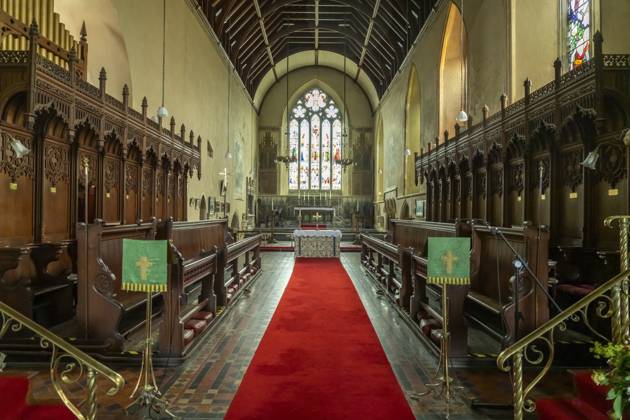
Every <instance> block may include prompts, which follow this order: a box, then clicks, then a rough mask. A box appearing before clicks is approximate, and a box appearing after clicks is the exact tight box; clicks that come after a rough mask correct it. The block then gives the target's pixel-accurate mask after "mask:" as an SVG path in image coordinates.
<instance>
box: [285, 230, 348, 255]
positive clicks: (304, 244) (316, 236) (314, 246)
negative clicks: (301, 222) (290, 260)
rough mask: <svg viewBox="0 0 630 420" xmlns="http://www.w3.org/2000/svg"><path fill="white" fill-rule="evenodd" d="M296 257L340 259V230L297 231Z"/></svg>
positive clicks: (295, 236)
mask: <svg viewBox="0 0 630 420" xmlns="http://www.w3.org/2000/svg"><path fill="white" fill-rule="evenodd" d="M293 240H294V241H295V246H294V249H295V257H296V258H297V257H308V258H328V257H337V258H338V257H339V254H340V252H341V231H340V230H295V231H293Z"/></svg>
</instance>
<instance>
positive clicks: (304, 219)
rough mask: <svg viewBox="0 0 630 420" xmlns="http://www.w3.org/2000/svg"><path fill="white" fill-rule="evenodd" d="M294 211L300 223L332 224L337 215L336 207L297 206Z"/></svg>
mask: <svg viewBox="0 0 630 420" xmlns="http://www.w3.org/2000/svg"><path fill="white" fill-rule="evenodd" d="M293 211H294V213H295V215H296V217H297V220H298V223H299V224H300V225H301V224H304V223H314V224H322V225H327V224H330V225H332V222H333V219H334V217H335V209H334V208H332V207H295V208H294V210H293Z"/></svg>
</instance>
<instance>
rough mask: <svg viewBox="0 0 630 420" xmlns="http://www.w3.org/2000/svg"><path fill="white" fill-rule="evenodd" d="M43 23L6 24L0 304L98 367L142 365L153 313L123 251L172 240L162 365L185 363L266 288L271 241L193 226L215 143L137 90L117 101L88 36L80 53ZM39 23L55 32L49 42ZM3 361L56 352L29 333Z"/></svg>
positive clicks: (57, 27) (58, 29) (10, 338)
mask: <svg viewBox="0 0 630 420" xmlns="http://www.w3.org/2000/svg"><path fill="white" fill-rule="evenodd" d="M48 9H50V10H48ZM47 13H49V14H50V16H48V15H47ZM40 14H41V15H42V16H32V17H31V18H34V20H33V23H32V24H30V26H29V25H28V24H27V23H24V22H20V21H19V20H16V19H14V18H13V17H11V16H9V15H7V14H6V13H5V12H4V11H0V23H1V24H2V26H3V36H5V37H6V39H8V40H9V41H7V42H5V44H4V45H5V46H6V47H7V48H6V49H4V50H2V51H0V89H1V90H0V111H1V112H0V184H1V185H2V188H0V201H1V202H2V203H3V217H2V219H1V220H0V299H2V301H3V302H6V303H8V304H10V305H11V306H13V307H15V308H16V309H18V310H19V311H20V312H22V313H23V314H25V315H27V316H29V317H30V318H32V319H34V320H35V321H37V322H39V323H41V324H43V325H45V326H46V327H49V328H52V329H53V330H54V331H55V332H57V333H58V334H60V335H61V336H64V337H68V338H70V337H72V339H73V341H74V342H75V343H76V344H77V345H78V346H79V347H81V348H83V349H85V350H87V351H89V352H91V353H100V354H101V356H102V357H104V358H107V357H110V356H112V355H114V356H112V357H113V359H112V360H128V359H134V358H137V355H135V356H134V355H133V353H129V352H127V351H128V350H137V348H135V347H134V345H137V344H138V343H137V340H135V339H134V338H133V337H134V336H137V335H139V336H142V334H140V331H141V330H142V329H143V327H144V313H145V308H146V303H147V302H146V295H145V294H143V293H132V292H124V291H121V257H122V239H125V238H127V239H143V240H156V239H166V240H168V241H169V243H170V248H169V255H168V259H169V277H168V291H167V292H166V293H163V294H158V293H156V294H154V296H153V308H154V312H153V316H154V317H155V318H156V320H159V321H160V322H159V324H160V339H159V345H158V346H157V350H159V355H160V356H164V357H168V358H169V359H168V360H169V361H171V360H172V361H173V362H177V361H178V360H180V359H181V358H182V357H185V356H186V355H187V354H188V353H189V352H190V350H191V348H192V345H193V343H195V342H197V341H198V340H196V339H197V338H199V337H201V336H202V335H203V333H204V332H206V331H208V330H209V326H211V325H212V323H213V321H214V320H215V319H216V317H217V314H219V313H220V312H221V310H222V308H225V307H226V306H227V305H229V304H230V302H232V301H233V300H234V298H235V295H236V292H237V290H242V289H246V288H247V286H248V284H249V282H251V280H252V279H254V278H255V277H256V274H257V273H258V272H259V270H260V268H261V260H260V255H259V245H260V237H259V236H256V237H252V238H248V239H247V240H245V241H242V242H238V243H234V244H228V243H226V238H229V235H228V231H227V221H226V220H216V221H201V222H186V219H187V208H188V206H187V202H188V200H187V187H188V180H189V178H190V177H192V176H194V175H195V174H196V176H198V177H200V176H201V175H200V174H201V172H200V171H201V168H200V162H201V160H200V145H201V143H202V139H201V137H200V136H195V134H194V132H193V131H192V130H187V129H186V127H185V126H184V125H183V124H182V125H181V126H180V127H179V128H177V127H176V123H175V118H174V117H172V118H171V119H170V121H162V120H161V119H158V120H157V121H155V120H153V119H151V118H150V116H149V113H148V109H149V104H148V102H147V100H146V98H145V99H144V100H142V102H141V104H140V106H141V109H140V110H139V111H138V110H136V109H134V108H132V107H131V105H130V103H131V100H130V92H129V89H128V87H127V86H121V87H119V88H120V89H121V92H122V95H121V98H122V99H121V100H118V99H116V98H114V97H113V96H111V95H109V94H108V93H107V92H106V91H107V90H108V89H107V88H108V86H107V73H106V71H105V69H102V70H101V72H100V75H99V80H98V86H94V85H92V84H90V83H88V82H87V81H86V63H87V54H88V42H87V36H86V33H87V31H86V29H85V26H84V27H83V28H82V31H81V38H80V39H79V40H75V39H74V38H73V37H72V36H71V35H70V33H69V32H68V31H67V30H65V27H64V26H63V24H62V23H57V22H58V21H59V18H58V16H57V17H55V19H53V10H52V8H47V9H42V10H41V13H40ZM44 15H45V16H44ZM37 19H46V21H47V22H48V21H49V22H55V24H54V25H50V26H47V27H46V32H45V33H40V32H39V27H38V25H37V23H36V20H37ZM29 22H30V19H29ZM165 125H166V127H165ZM24 152H26V153H24ZM226 270H227V271H229V274H228V275H227V276H226V275H225V271H226ZM0 348H1V349H2V350H3V351H4V352H6V353H12V352H13V354H18V353H20V352H23V354H27V353H26V352H30V353H28V354H31V355H32V354H36V353H35V352H36V351H43V350H41V349H40V348H39V346H38V345H37V343H35V342H34V341H32V340H30V337H27V336H24V335H23V334H22V333H15V334H13V333H8V334H7V335H6V336H5V337H4V338H3V339H2V340H1V341H0ZM121 352H123V353H121ZM134 360H135V359H134ZM159 360H160V359H159V357H158V358H157V359H156V361H158V362H159Z"/></svg>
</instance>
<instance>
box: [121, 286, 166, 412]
mask: <svg viewBox="0 0 630 420" xmlns="http://www.w3.org/2000/svg"><path fill="white" fill-rule="evenodd" d="M152 298H153V297H152V293H151V292H147V314H146V317H147V319H146V325H145V326H146V330H147V336H146V338H145V343H144V351H143V353H142V366H141V367H140V375H139V376H138V382H136V387H135V388H134V390H133V392H132V393H131V396H130V397H129V398H130V399H132V398H133V397H134V396H135V395H136V392H138V391H140V393H139V394H138V396H137V397H136V399H135V401H134V402H133V403H132V404H131V405H130V406H128V407H127V414H130V415H134V414H138V415H139V416H140V417H139V418H142V419H176V418H178V417H177V416H175V415H174V414H172V413H171V412H170V411H168V408H167V407H168V403H167V402H166V400H164V399H163V398H162V394H161V393H160V390H159V389H158V386H157V383H156V381H155V373H154V372H153V340H152V339H151V318H152V315H153V299H152ZM141 384H142V385H141ZM141 386H142V389H140V387H141Z"/></svg>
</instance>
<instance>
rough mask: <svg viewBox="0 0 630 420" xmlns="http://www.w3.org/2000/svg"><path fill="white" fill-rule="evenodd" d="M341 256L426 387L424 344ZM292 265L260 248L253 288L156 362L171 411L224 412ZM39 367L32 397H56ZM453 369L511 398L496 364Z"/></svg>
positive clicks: (117, 413)
mask: <svg viewBox="0 0 630 420" xmlns="http://www.w3.org/2000/svg"><path fill="white" fill-rule="evenodd" d="M341 260H342V263H343V264H344V266H345V267H346V270H347V271H348V273H349V274H350V276H351V278H352V280H353V282H354V284H355V287H356V288H357V291H358V293H359V296H360V297H361V300H362V302H363V304H364V306H365V308H366V310H367V312H368V315H369V317H370V319H371V321H372V324H373V325H374V328H375V330H376V332H377V334H378V336H379V338H380V341H381V343H382V345H383V348H384V349H385V352H386V354H387V356H388V358H389V360H390V363H391V364H392V367H393V370H394V372H395V373H396V376H397V377H398V380H399V382H400V385H401V387H402V389H403V390H404V391H405V393H406V394H407V395H408V397H409V396H410V395H411V394H412V393H414V392H422V391H424V390H425V388H424V385H423V384H424V383H426V382H429V381H430V379H431V375H432V374H433V372H434V370H435V368H436V361H435V359H434V357H433V356H432V355H431V354H430V353H429V352H428V351H426V350H425V349H424V348H423V346H422V344H421V343H420V341H419V340H418V339H417V338H416V337H415V335H414V334H413V333H412V332H411V331H410V330H409V328H410V327H409V326H408V325H407V324H406V323H405V322H403V321H402V320H401V319H400V318H399V315H398V314H397V313H396V311H394V310H393V308H392V307H391V304H390V303H389V302H387V301H386V300H385V299H380V298H379V297H378V295H377V294H376V293H375V288H374V285H373V284H372V283H371V281H370V280H369V279H368V278H367V277H366V276H365V274H364V273H363V272H362V269H361V266H360V260H359V255H358V254H356V253H344V254H342V257H341ZM292 268H293V254H292V253H281V252H273V253H264V254H263V270H264V272H263V274H262V275H261V276H260V278H259V279H258V280H257V281H256V283H255V284H254V285H253V287H252V288H251V289H252V290H251V293H250V294H248V295H244V296H243V297H242V298H241V299H240V300H239V301H238V302H237V303H236V305H235V306H234V307H233V308H232V309H231V310H229V311H228V312H227V313H226V314H225V315H224V318H223V319H222V321H221V322H220V324H218V325H217V326H216V327H215V329H214V331H212V332H211V334H209V335H208V336H207V337H206V338H204V342H203V343H201V345H200V346H199V348H198V350H197V351H196V353H195V354H194V355H192V356H191V357H190V358H189V359H188V360H187V361H186V362H185V363H184V364H182V365H181V366H179V367H177V368H164V369H156V376H157V379H158V384H159V387H160V390H161V391H162V392H163V393H164V396H165V398H166V400H167V401H168V402H169V404H170V407H171V410H172V411H173V412H174V413H175V414H177V415H179V416H181V417H182V418H184V419H220V418H223V416H224V414H225V413H226V411H227V409H228V407H229V404H230V402H231V401H232V398H233V397H234V395H235V393H236V391H237V389H238V386H239V384H240V382H241V380H242V378H243V375H244V373H245V370H246V369H247V366H248V364H249V362H250V361H251V359H252V357H253V355H254V352H255V350H256V348H257V346H258V343H259V342H260V340H261V338H262V336H263V334H264V332H265V329H266V328H267V325H268V324H269V321H270V320H271V317H272V315H273V313H274V311H275V308H276V306H277V304H278V302H279V301H280V298H281V296H282V293H283V291H284V289H285V287H286V285H287V283H288V280H289V277H290V274H291V271H292ZM45 372H46V370H45V369H43V370H41V371H35V370H30V371H28V372H27V373H28V374H29V375H30V376H32V378H33V380H34V386H33V396H34V398H36V399H51V398H53V397H54V391H53V390H52V388H51V387H50V382H49V380H48V378H47V375H46V373H45ZM21 373H22V374H24V373H25V372H24V371H22V372H21ZM122 374H123V375H124V376H125V379H126V380H127V385H126V387H125V390H124V391H123V392H122V393H121V394H119V395H118V396H116V397H114V398H109V397H107V396H105V397H102V396H101V395H99V398H100V400H99V401H100V403H101V411H100V413H102V414H103V417H104V418H122V417H121V416H122V413H123V407H125V406H126V405H128V404H129V403H130V401H129V399H128V395H129V394H130V393H131V390H132V389H133V385H134V384H135V381H136V378H137V369H131V368H126V369H123V370H122ZM456 374H458V376H459V377H460V379H461V380H462V382H463V383H464V384H465V385H466V387H467V391H468V392H472V395H469V396H470V397H482V398H483V397H486V398H489V397H496V396H497V394H501V395H502V397H503V399H504V400H505V399H509V396H510V394H511V390H510V388H509V381H508V378H507V377H506V376H505V375H502V374H500V373H497V371H496V369H495V370H493V371H492V372H486V373H484V372H483V371H479V370H476V371H474V372H466V371H462V372H456ZM98 384H99V388H100V389H101V391H102V390H104V389H105V387H106V386H107V385H106V384H105V383H103V382H102V381H99V382H98ZM498 390H500V391H499V392H497V391H498ZM408 400H409V404H410V406H411V407H412V410H413V412H414V413H415V415H416V417H417V418H418V419H434V418H435V419H438V418H445V414H446V406H445V404H444V402H443V400H442V399H441V398H439V397H434V396H428V397H423V398H421V399H418V400H415V399H412V398H408ZM464 400H466V399H464ZM449 411H450V414H451V416H450V418H454V419H477V418H488V417H486V416H485V415H482V414H480V413H478V412H475V411H473V410H472V409H471V408H469V405H468V404H467V403H461V402H460V403H457V404H451V406H450V408H449ZM99 418H100V417H99ZM493 418H509V416H507V417H506V416H505V412H503V416H501V415H499V416H493Z"/></svg>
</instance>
